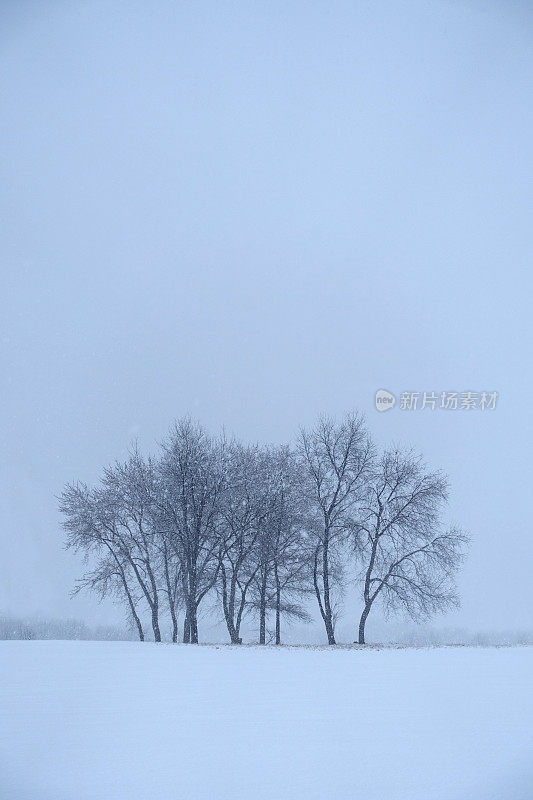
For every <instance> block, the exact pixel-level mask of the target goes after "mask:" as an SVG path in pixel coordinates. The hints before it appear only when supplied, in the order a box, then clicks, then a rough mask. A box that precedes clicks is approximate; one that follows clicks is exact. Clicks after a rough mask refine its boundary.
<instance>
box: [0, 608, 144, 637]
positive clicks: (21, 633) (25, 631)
mask: <svg viewBox="0 0 533 800" xmlns="http://www.w3.org/2000/svg"><path fill="white" fill-rule="evenodd" d="M133 638H135V635H134V633H133V632H132V631H128V630H125V629H123V628H118V627H114V626H111V625H98V626H93V627H91V626H89V625H86V624H85V623H84V622H80V621H79V620H76V619H63V620H61V619H43V618H40V617H28V618H21V617H13V616H10V615H6V614H0V640H2V639H84V640H87V641H92V640H97V641H100V640H106V641H126V640H130V639H133Z"/></svg>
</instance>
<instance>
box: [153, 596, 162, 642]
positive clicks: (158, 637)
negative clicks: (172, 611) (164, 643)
mask: <svg viewBox="0 0 533 800" xmlns="http://www.w3.org/2000/svg"><path fill="white" fill-rule="evenodd" d="M152 629H153V631H154V640H155V641H156V642H160V641H161V631H160V630H159V609H158V607H157V606H156V605H153V606H152Z"/></svg>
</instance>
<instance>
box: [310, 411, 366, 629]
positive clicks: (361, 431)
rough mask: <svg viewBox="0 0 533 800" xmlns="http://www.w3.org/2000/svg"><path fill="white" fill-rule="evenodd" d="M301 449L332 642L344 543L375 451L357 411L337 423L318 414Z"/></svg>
mask: <svg viewBox="0 0 533 800" xmlns="http://www.w3.org/2000/svg"><path fill="white" fill-rule="evenodd" d="M299 453H300V458H301V462H302V467H303V470H304V472H305V477H306V481H307V487H308V488H307V494H308V499H309V503H310V506H311V508H312V510H313V514H314V525H313V531H314V533H315V537H316V538H315V544H314V552H313V584H314V590H315V594H316V598H317V601H318V607H319V609H320V614H321V616H322V619H323V621H324V625H325V628H326V634H327V637H328V643H329V644H335V611H336V609H335V599H334V597H333V593H332V589H333V587H334V586H336V587H337V589H338V588H339V587H341V584H342V574H343V573H342V548H343V546H344V545H345V544H346V541H347V538H348V536H349V534H350V533H352V532H353V530H354V526H355V524H356V517H357V514H358V506H359V503H360V501H361V498H362V497H363V496H364V492H365V483H366V480H367V478H368V474H369V472H370V468H371V465H372V460H373V456H374V451H373V446H372V443H371V440H370V437H369V435H368V433H367V431H366V429H365V425H364V420H363V418H362V417H361V416H360V415H356V414H352V415H348V416H346V417H345V419H344V420H343V421H342V422H341V423H338V424H337V423H335V422H334V421H333V420H331V419H328V418H321V419H320V420H319V422H318V423H317V425H316V426H315V428H313V429H312V430H311V431H305V430H302V431H301V432H300V437H299Z"/></svg>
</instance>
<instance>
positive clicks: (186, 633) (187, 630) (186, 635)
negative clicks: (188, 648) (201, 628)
mask: <svg viewBox="0 0 533 800" xmlns="http://www.w3.org/2000/svg"><path fill="white" fill-rule="evenodd" d="M190 641H191V627H190V625H189V617H188V615H187V613H186V614H185V619H184V621H183V644H189V643H190Z"/></svg>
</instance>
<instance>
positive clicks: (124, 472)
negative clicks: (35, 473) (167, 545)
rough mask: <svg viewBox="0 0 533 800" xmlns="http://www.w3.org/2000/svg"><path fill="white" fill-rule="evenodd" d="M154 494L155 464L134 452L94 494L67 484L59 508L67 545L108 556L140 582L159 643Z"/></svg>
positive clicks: (108, 474) (109, 471) (106, 473)
mask: <svg viewBox="0 0 533 800" xmlns="http://www.w3.org/2000/svg"><path fill="white" fill-rule="evenodd" d="M155 496H156V476H155V472H154V468H153V464H152V462H151V460H150V459H148V460H145V459H143V457H142V456H141V455H140V454H139V453H138V451H137V450H136V449H134V450H133V452H132V454H131V455H130V457H129V458H128V459H127V461H126V462H124V463H122V464H121V463H118V462H117V463H116V464H114V465H113V466H112V467H109V468H108V469H106V470H105V471H104V477H103V479H102V482H101V486H100V487H99V488H98V489H95V490H89V489H88V488H87V486H85V485H84V484H75V485H69V486H67V487H66V489H65V490H64V492H63V494H62V496H61V501H60V510H61V511H62V513H63V514H64V515H65V522H64V527H65V529H66V530H67V532H68V538H67V547H73V548H75V549H77V550H83V551H84V552H85V553H86V554H87V555H88V556H89V555H91V554H98V555H101V554H102V553H103V554H105V556H106V558H107V557H108V556H109V558H111V559H113V562H114V563H115V564H116V565H117V569H119V568H122V570H123V571H124V575H125V576H126V574H127V573H128V574H130V575H131V576H132V577H134V578H135V580H136V582H137V584H138V586H139V588H140V590H141V594H142V596H143V598H144V600H145V601H146V602H147V604H148V607H149V609H150V614H151V623H152V630H153V632H154V639H155V641H156V642H160V641H161V631H160V627H159V610H160V609H159V593H160V588H159V581H158V575H157V563H158V550H157V547H156V544H155V540H156V536H157V531H156V529H155V527H154V521H153V515H152V511H153V505H154V498H155ZM119 571H120V570H119ZM132 597H133V595H132ZM128 602H129V601H128Z"/></svg>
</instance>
